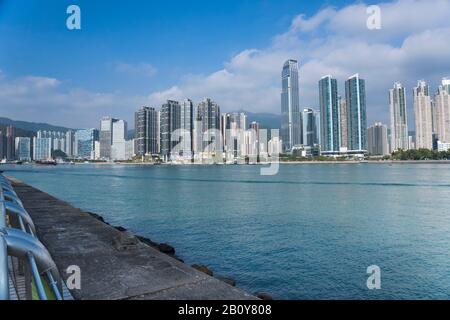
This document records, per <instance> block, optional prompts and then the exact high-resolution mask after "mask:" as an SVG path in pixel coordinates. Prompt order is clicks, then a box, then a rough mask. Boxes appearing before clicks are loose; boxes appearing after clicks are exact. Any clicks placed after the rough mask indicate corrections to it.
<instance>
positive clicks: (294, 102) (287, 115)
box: [281, 59, 302, 151]
mask: <svg viewBox="0 0 450 320" xmlns="http://www.w3.org/2000/svg"><path fill="white" fill-rule="evenodd" d="M281 88H282V89H281V139H282V140H283V151H290V150H291V149H292V147H294V146H295V145H299V144H302V124H301V113H300V101H299V100H300V99H299V86H298V62H297V60H292V59H291V60H288V61H286V62H285V63H284V65H283V71H282V72H281Z"/></svg>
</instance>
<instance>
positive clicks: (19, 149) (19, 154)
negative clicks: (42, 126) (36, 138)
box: [15, 137, 31, 161]
mask: <svg viewBox="0 0 450 320" xmlns="http://www.w3.org/2000/svg"><path fill="white" fill-rule="evenodd" d="M15 149H16V150H15V153H16V159H17V160H19V161H31V139H30V138H28V137H17V138H16V143H15Z"/></svg>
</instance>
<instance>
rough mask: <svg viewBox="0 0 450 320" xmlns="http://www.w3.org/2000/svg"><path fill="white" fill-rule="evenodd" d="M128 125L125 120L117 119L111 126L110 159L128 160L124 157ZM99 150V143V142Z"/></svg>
mask: <svg viewBox="0 0 450 320" xmlns="http://www.w3.org/2000/svg"><path fill="white" fill-rule="evenodd" d="M127 134H128V126H127V122H126V121H125V120H117V121H114V122H113V126H112V144H111V158H110V159H111V160H128V159H127V158H126V152H125V143H126V141H127ZM100 151H101V143H100Z"/></svg>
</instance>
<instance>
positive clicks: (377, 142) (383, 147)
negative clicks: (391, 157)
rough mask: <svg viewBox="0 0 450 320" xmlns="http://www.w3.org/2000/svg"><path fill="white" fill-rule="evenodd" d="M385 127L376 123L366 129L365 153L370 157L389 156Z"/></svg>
mask: <svg viewBox="0 0 450 320" xmlns="http://www.w3.org/2000/svg"><path fill="white" fill-rule="evenodd" d="M387 136H388V134H387V126H385V125H384V124H382V123H379V122H376V123H375V124H374V125H373V126H371V127H369V128H368V129H367V151H368V152H369V154H370V155H382V156H384V155H387V154H389V144H388V138H387Z"/></svg>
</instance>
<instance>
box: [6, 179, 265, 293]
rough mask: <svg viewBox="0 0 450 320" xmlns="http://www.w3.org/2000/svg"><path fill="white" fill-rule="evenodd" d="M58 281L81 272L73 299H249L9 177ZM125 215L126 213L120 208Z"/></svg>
mask: <svg viewBox="0 0 450 320" xmlns="http://www.w3.org/2000/svg"><path fill="white" fill-rule="evenodd" d="M10 180H11V181H12V183H13V186H14V189H15V190H16V193H17V195H18V196H19V197H20V199H21V200H22V202H23V205H24V207H25V209H26V210H27V211H28V213H29V214H30V216H31V217H32V219H33V221H34V224H35V226H36V231H37V234H38V236H39V239H40V240H41V241H42V243H43V244H44V245H45V246H46V248H47V249H48V251H49V252H50V254H51V255H52V257H53V260H54V261H55V263H56V265H57V267H58V269H59V271H60V274H61V276H62V278H63V279H64V281H67V279H68V278H69V276H70V275H71V274H70V273H66V270H67V268H68V267H70V266H78V267H79V268H80V270H81V289H74V290H71V293H72V296H73V297H74V298H75V299H79V300H136V299H141V300H211V299H214V300H252V299H257V298H255V297H254V296H252V295H250V294H247V293H245V292H244V291H242V290H240V289H238V288H235V287H232V286H230V285H228V284H226V283H225V282H222V281H220V280H218V279H215V278H213V277H210V276H208V275H207V274H205V273H202V272H200V271H197V270H195V269H194V268H192V267H190V266H188V265H186V264H184V263H182V262H180V261H178V260H176V259H174V258H172V257H170V256H168V255H166V254H164V253H162V252H160V251H158V250H156V249H155V248H152V247H150V246H148V245H147V244H144V243H143V242H141V241H139V240H138V239H137V238H136V237H135V236H133V235H132V234H130V233H129V232H126V231H119V230H117V229H116V228H114V227H112V226H109V225H107V224H105V223H103V222H101V221H99V220H98V219H96V218H94V217H93V216H92V214H90V213H88V212H84V211H82V210H80V209H77V208H75V207H73V206H72V205H70V204H69V203H67V202H64V201H61V200H59V199H56V198H54V197H52V196H50V195H49V194H47V193H45V192H42V191H40V190H38V189H35V188H33V187H31V186H29V185H27V184H25V183H23V182H21V181H17V180H14V179H10ZM124 214H126V212H124Z"/></svg>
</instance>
